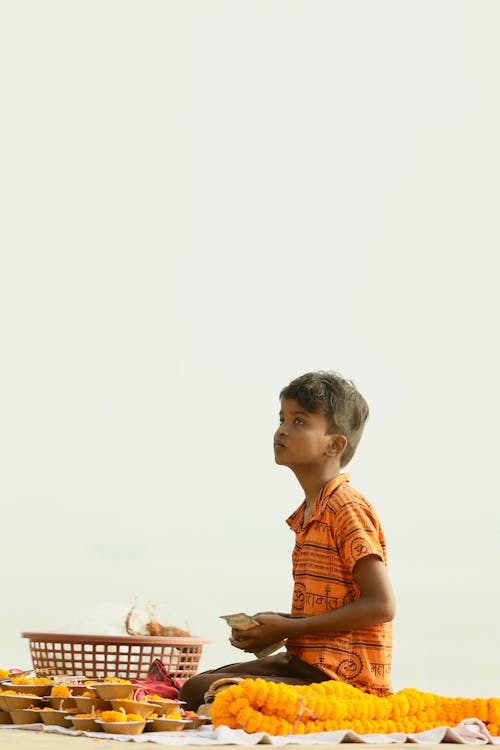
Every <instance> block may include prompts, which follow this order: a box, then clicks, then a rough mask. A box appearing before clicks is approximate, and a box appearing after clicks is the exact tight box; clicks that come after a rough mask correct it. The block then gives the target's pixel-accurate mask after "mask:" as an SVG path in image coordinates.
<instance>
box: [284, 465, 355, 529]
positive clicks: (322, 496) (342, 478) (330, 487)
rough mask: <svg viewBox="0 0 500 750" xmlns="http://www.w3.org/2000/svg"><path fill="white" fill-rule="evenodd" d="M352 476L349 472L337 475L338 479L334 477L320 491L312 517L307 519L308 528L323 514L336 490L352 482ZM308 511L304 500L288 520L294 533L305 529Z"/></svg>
mask: <svg viewBox="0 0 500 750" xmlns="http://www.w3.org/2000/svg"><path fill="white" fill-rule="evenodd" d="M350 478H351V476H350V474H349V472H347V471H346V472H344V474H337V476H336V477H333V479H330V481H328V482H327V483H326V484H325V485H324V486H323V487H322V488H321V490H320V491H319V493H318V495H317V497H316V499H315V501H314V505H313V509H312V512H311V515H310V516H309V518H308V519H307V522H306V526H307V525H308V524H309V523H310V522H311V521H313V520H314V519H315V518H316V516H318V515H320V514H321V513H323V511H324V509H325V507H326V504H327V502H328V500H329V498H330V496H331V495H332V494H333V493H334V492H335V490H336V489H337V488H338V487H340V485H341V484H343V483H344V482H348V481H349V480H350ZM305 509H306V501H305V500H303V501H302V503H301V504H300V505H299V507H298V508H297V510H295V511H294V512H293V513H292V515H291V516H289V517H288V518H287V519H286V523H287V524H288V525H289V526H290V528H291V529H292V531H298V530H299V529H301V528H302V527H303V520H304V512H305Z"/></svg>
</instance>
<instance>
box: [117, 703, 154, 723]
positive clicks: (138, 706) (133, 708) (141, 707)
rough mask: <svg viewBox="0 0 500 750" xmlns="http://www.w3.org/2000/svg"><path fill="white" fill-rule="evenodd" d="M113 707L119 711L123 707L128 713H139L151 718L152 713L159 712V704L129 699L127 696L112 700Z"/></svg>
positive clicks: (145, 717)
mask: <svg viewBox="0 0 500 750" xmlns="http://www.w3.org/2000/svg"><path fill="white" fill-rule="evenodd" d="M111 708H112V709H113V711H119V710H120V709H121V708H123V709H125V713H127V714H138V715H139V716H142V717H143V718H144V719H149V717H150V716H151V714H152V713H154V712H155V711H156V713H158V711H157V708H158V706H155V705H153V704H152V703H144V702H143V701H134V700H127V699H126V698H114V700H112V701H111Z"/></svg>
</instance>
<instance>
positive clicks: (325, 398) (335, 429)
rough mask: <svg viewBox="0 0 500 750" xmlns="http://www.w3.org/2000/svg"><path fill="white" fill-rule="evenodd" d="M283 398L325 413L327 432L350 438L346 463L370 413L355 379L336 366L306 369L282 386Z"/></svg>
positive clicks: (309, 409)
mask: <svg viewBox="0 0 500 750" xmlns="http://www.w3.org/2000/svg"><path fill="white" fill-rule="evenodd" d="M282 398H287V399H294V400H295V401H298V403H299V404H300V405H301V406H302V407H303V408H304V409H306V410H307V411H310V412H320V413H321V414H324V415H325V417H326V418H327V421H328V434H334V433H338V434H340V435H344V436H345V437H346V438H347V445H346V447H345V450H344V453H343V455H342V464H341V465H342V466H346V465H347V464H348V463H349V461H350V460H351V459H352V457H353V456H354V454H355V452H356V448H357V447H358V443H359V441H360V439H361V435H362V434H363V428H364V426H365V423H366V420H367V419H368V415H369V413H370V410H369V408H368V404H367V403H366V401H365V399H364V398H363V396H362V395H361V393H360V392H359V391H358V389H357V388H356V386H355V385H354V383H353V382H352V381H351V380H346V378H344V377H343V376H342V375H340V374H339V373H338V372H334V371H333V370H319V371H318V372H307V373H306V374H305V375H300V376H299V377H298V378H295V379H294V380H292V381H291V382H290V383H289V384H288V385H287V386H286V387H285V388H283V390H282V391H281V393H280V399H282Z"/></svg>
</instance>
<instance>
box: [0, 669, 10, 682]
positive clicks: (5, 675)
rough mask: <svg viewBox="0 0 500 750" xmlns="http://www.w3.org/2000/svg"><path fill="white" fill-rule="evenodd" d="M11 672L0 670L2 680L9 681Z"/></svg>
mask: <svg viewBox="0 0 500 750" xmlns="http://www.w3.org/2000/svg"><path fill="white" fill-rule="evenodd" d="M9 676H10V672H9V670H8V669H0V680H8V679H9Z"/></svg>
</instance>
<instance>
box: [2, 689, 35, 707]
mask: <svg viewBox="0 0 500 750" xmlns="http://www.w3.org/2000/svg"><path fill="white" fill-rule="evenodd" d="M34 703H35V704H36V705H37V706H38V705H40V706H43V701H41V700H39V698H36V697H33V696H32V695H5V693H4V694H3V695H2V704H3V708H4V710H5V711H17V710H19V709H23V708H29V707H30V706H32V705H33V704H34Z"/></svg>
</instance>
